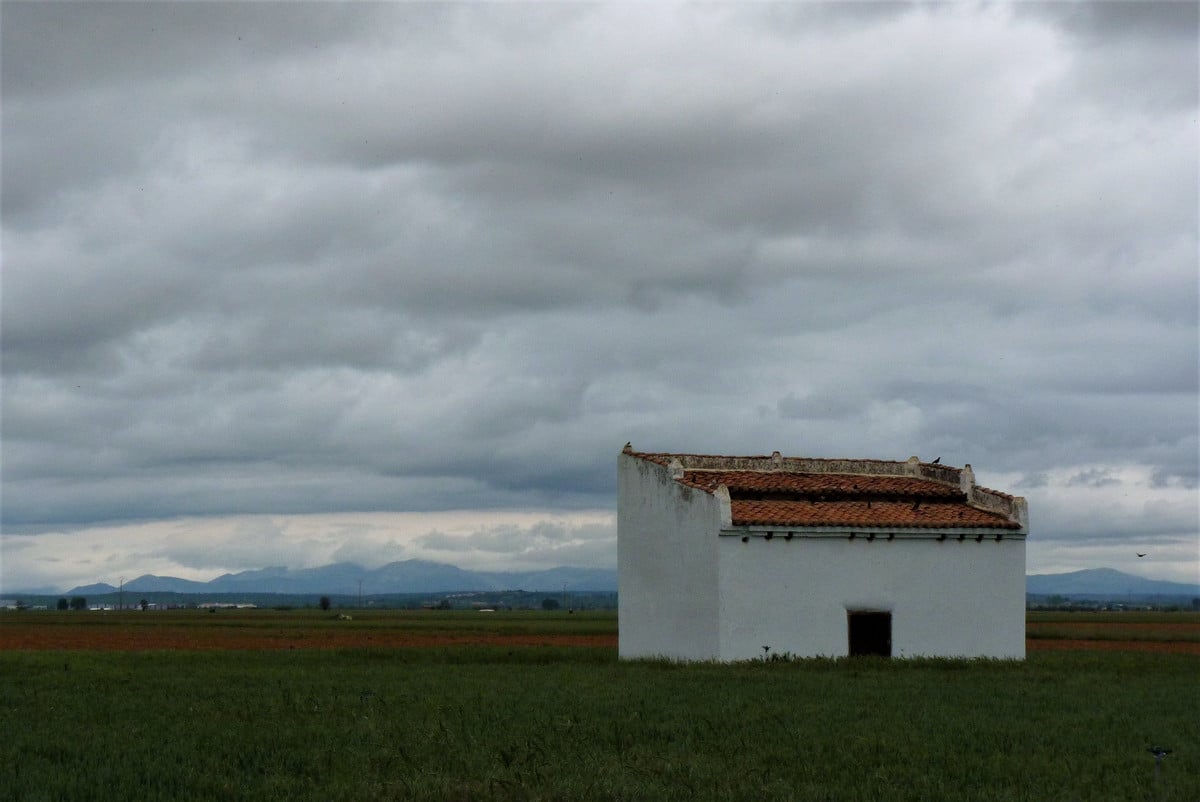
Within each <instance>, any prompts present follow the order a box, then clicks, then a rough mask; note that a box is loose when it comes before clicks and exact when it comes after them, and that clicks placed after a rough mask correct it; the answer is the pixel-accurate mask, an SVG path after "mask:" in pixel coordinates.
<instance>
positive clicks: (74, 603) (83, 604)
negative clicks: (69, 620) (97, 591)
mask: <svg viewBox="0 0 1200 802" xmlns="http://www.w3.org/2000/svg"><path fill="white" fill-rule="evenodd" d="M71 609H72V610H86V609H87V599H85V598H84V597H83V596H72V597H71Z"/></svg>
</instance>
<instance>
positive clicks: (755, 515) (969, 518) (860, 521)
mask: <svg viewBox="0 0 1200 802" xmlns="http://www.w3.org/2000/svg"><path fill="white" fill-rule="evenodd" d="M730 507H731V509H732V512H733V524H734V526H780V527H789V526H790V527H803V526H858V527H863V528H864V529H866V528H884V527H905V528H908V527H913V528H922V529H951V528H959V527H970V528H988V529H1019V528H1020V524H1018V523H1016V522H1014V521H1010V520H1008V519H1007V518H1006V517H1004V516H1003V515H998V514H996V513H993V512H988V511H986V510H981V509H978V508H976V507H972V506H970V505H969V504H965V503H962V502H949V503H947V502H939V501H931V502H922V503H921V504H920V505H914V504H913V503H912V502H908V501H873V502H870V503H869V504H868V502H867V501H865V500H861V501H796V500H790V501H775V500H772V501H739V500H737V499H734V500H733V501H732V502H731V503H730Z"/></svg>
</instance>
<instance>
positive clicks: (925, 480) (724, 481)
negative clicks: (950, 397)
mask: <svg viewBox="0 0 1200 802" xmlns="http://www.w3.org/2000/svg"><path fill="white" fill-rule="evenodd" d="M624 453H625V454H627V455H630V456H633V457H636V458H638V459H643V460H647V461H649V462H653V463H655V464H656V465H661V466H663V467H667V468H671V469H672V470H675V471H678V473H677V474H676V481H677V482H679V483H680V484H682V485H685V486H688V487H693V488H696V489H698V490H702V491H704V492H706V493H713V492H715V491H716V489H717V488H718V487H720V486H722V485H723V486H724V487H725V488H726V489H728V490H729V498H730V511H731V513H732V519H733V520H732V523H733V525H734V526H778V527H780V528H788V527H795V528H799V527H815V526H833V527H861V528H864V529H872V528H874V529H879V528H893V529H895V528H929V529H955V528H972V529H974V528H987V529H1004V530H1019V529H1021V526H1022V524H1021V523H1020V521H1019V520H1018V515H1017V514H1016V512H1015V510H1016V504H1015V502H1017V501H1020V500H1018V499H1014V497H1012V496H1009V495H1007V494H1004V493H999V492H996V491H993V490H987V489H986V488H980V487H978V486H976V485H975V484H974V474H973V473H972V472H971V466H969V465H968V466H966V468H961V469H960V468H954V467H951V466H948V465H940V464H936V463H929V462H920V461H918V460H917V459H916V458H913V459H910V460H906V461H904V462H895V461H891V462H889V461H886V460H857V459H815V458H807V457H783V456H781V455H780V454H779V453H778V452H776V453H775V454H773V455H771V456H769V457H768V456H753V457H722V456H717V455H708V454H663V453H640V452H635V451H633V450H632V448H630V447H628V446H627V447H626V449H625V451H624ZM966 488H969V489H970V495H968V492H967V489H966ZM1020 503H1021V504H1022V505H1023V504H1024V502H1023V501H1020Z"/></svg>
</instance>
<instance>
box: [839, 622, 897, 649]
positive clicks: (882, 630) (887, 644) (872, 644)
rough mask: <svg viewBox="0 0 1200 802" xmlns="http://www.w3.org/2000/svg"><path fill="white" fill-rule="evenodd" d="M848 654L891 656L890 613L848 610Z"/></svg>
mask: <svg viewBox="0 0 1200 802" xmlns="http://www.w3.org/2000/svg"><path fill="white" fill-rule="evenodd" d="M847 619H848V622H849V623H848V626H849V628H850V656H851V657H856V656H858V655H864V654H874V655H879V656H880V657H891V656H892V614H891V613H864V612H850V613H848V614H847Z"/></svg>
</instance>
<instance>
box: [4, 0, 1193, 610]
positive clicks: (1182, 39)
mask: <svg viewBox="0 0 1200 802" xmlns="http://www.w3.org/2000/svg"><path fill="white" fill-rule="evenodd" d="M0 13H2V20H0V30H2V35H3V42H2V47H3V49H2V54H3V55H2V57H3V65H2V81H3V84H2V91H3V132H2V134H3V139H2V145H3V153H2V155H3V182H2V190H3V197H2V202H3V205H2V215H3V232H2V233H3V240H2V244H3V284H2V286H0V291H2V300H3V310H2V312H3V314H2V323H3V331H2V335H3V420H2V423H3V430H2V444H3V455H2V456H3V517H2V525H3V542H2V548H0V558H2V559H0V592H6V593H7V592H13V591H17V590H32V589H44V590H48V591H50V592H62V591H64V590H66V589H68V588H70V587H72V586H74V585H76V584H81V583H87V582H96V581H107V582H111V583H113V584H116V583H117V582H118V581H119V579H120V578H122V577H124V578H125V579H127V580H128V579H132V578H134V577H135V576H138V575H139V574H142V573H156V574H169V575H174V576H181V577H187V578H192V579H210V578H212V577H215V576H217V575H219V574H221V573H225V572H228V571H239V570H245V569H250V568H261V567H264V566H268V565H288V566H290V567H293V568H300V567H306V566H313V565H321V564H324V563H328V562H333V561H335V560H343V559H345V560H351V561H354V562H359V563H362V564H364V565H370V566H374V565H381V564H383V563H387V562H391V561H393V560H402V559H409V558H413V557H422V558H432V559H439V560H444V561H447V562H453V563H456V564H459V565H462V566H464V567H469V568H491V569H508V568H527V567H539V566H550V565H561V564H574V565H589V566H608V567H613V566H615V564H616V536H615V529H616V526H615V509H616V498H615V485H616V482H615V478H616V476H615V474H616V458H617V454H618V452H619V451H620V449H621V447H622V446H623V445H624V444H625V442H626V441H627V440H632V441H633V444H634V446H635V447H636V448H638V449H640V450H647V451H683V452H699V453H727V454H762V453H767V454H769V453H770V452H772V451H774V450H779V451H781V452H783V453H784V454H787V455H793V456H817V457H870V458H877V459H899V460H903V459H906V458H907V457H909V456H910V455H918V456H920V457H921V458H922V459H926V460H931V459H933V458H935V457H941V458H942V461H943V462H944V463H947V464H951V465H956V466H961V465H963V464H964V463H970V464H971V465H972V466H974V468H975V471H976V474H977V476H978V478H979V481H980V483H981V484H984V485H987V486H990V487H994V488H996V489H999V490H1003V491H1006V492H1009V493H1013V494H1016V495H1024V496H1025V497H1026V498H1027V499H1028V500H1029V505H1030V517H1031V521H1032V534H1031V537H1030V540H1029V545H1028V568H1029V572H1030V573H1046V572H1056V571H1067V570H1075V569H1080V568H1090V567H1099V566H1111V567H1114V568H1118V569H1122V570H1127V571H1131V572H1134V573H1139V574H1141V575H1144V576H1151V577H1155V578H1163V579H1174V580H1177V581H1200V574H1198V572H1200V554H1198V550H1200V539H1198V538H1200V535H1198V530H1200V526H1198V518H1200V512H1198V504H1197V500H1198V490H1197V479H1198V473H1200V471H1198V464H1197V463H1198V456H1197V455H1198V448H1200V446H1198V441H1197V430H1198V417H1197V416H1198V412H1197V384H1198V379H1197V373H1198V362H1200V353H1198V352H1200V347H1198V342H1200V341H1198V328H1197V307H1198V299H1200V292H1198V281H1200V280H1198V264H1197V247H1198V242H1197V239H1198V238H1197V229H1198V219H1200V205H1198V200H1197V186H1198V175H1200V170H1198V159H1197V152H1198V148H1197V141H1198V133H1200V132H1198V125H1197V106H1198V97H1200V90H1198V85H1197V74H1198V56H1197V42H1198V39H1200V26H1198V21H1197V5H1196V4H1194V3H1138V4H1131V5H1126V4H1118V3H1081V4H1053V5H1049V4H1023V5H1017V6H1007V5H1003V4H990V3H989V4H980V5H975V4H954V5H918V6H910V5H899V4H881V5H864V4H836V5H819V4H787V5H773V4H754V5H742V4H739V5H728V6H726V5H702V6H689V7H680V6H674V5H666V4H657V3H655V4H650V5H632V4H620V5H537V4H522V5H472V4H455V5H411V4H381V5H374V4H352V5H330V4H252V3H233V4H228V5H225V4H208V3H205V4H199V3H184V4H135V3H128V4H124V3H123V4H114V5H108V4H104V3H87V4H83V5H74V4H68V3H52V4H51V3H28V4H27V3H21V2H5V3H4V4H3V6H2V12H0ZM1136 552H1145V553H1146V554H1147V556H1146V557H1144V558H1138V557H1137V556H1136Z"/></svg>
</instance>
